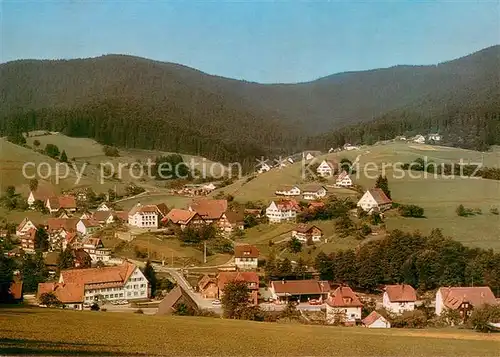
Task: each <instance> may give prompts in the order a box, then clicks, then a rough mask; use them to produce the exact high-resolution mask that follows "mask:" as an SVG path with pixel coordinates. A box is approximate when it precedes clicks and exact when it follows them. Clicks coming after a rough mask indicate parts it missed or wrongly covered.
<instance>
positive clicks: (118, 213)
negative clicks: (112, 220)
mask: <svg viewBox="0 0 500 357" xmlns="http://www.w3.org/2000/svg"><path fill="white" fill-rule="evenodd" d="M115 215H116V217H117V218H118V219H121V220H122V221H127V220H128V212H127V211H116V212H115Z"/></svg>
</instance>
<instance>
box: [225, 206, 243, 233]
mask: <svg viewBox="0 0 500 357" xmlns="http://www.w3.org/2000/svg"><path fill="white" fill-rule="evenodd" d="M224 217H225V219H226V222H225V226H224V231H225V232H227V233H232V232H234V231H238V230H239V231H242V230H243V229H244V228H245V215H244V213H243V212H235V211H227V212H226V213H224Z"/></svg>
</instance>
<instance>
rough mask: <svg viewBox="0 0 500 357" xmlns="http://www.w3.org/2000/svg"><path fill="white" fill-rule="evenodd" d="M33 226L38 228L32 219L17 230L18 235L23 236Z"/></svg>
mask: <svg viewBox="0 0 500 357" xmlns="http://www.w3.org/2000/svg"><path fill="white" fill-rule="evenodd" d="M31 228H34V229H36V227H35V225H34V224H33V223H32V222H31V221H28V222H26V224H25V225H24V226H23V227H22V228H21V230H20V231H17V230H16V235H17V236H22V235H23V234H25V233H26V232H27V231H29V230H30V229H31Z"/></svg>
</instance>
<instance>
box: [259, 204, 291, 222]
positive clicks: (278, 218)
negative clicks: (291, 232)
mask: <svg viewBox="0 0 500 357" xmlns="http://www.w3.org/2000/svg"><path fill="white" fill-rule="evenodd" d="M266 217H267V218H269V222H270V223H281V222H282V221H294V220H295V219H296V218H297V212H295V211H293V210H288V211H281V210H279V209H274V207H272V206H269V207H268V208H267V209H266Z"/></svg>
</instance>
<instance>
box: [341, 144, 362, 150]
mask: <svg viewBox="0 0 500 357" xmlns="http://www.w3.org/2000/svg"><path fill="white" fill-rule="evenodd" d="M344 150H347V151H351V150H359V147H357V146H355V145H351V144H344Z"/></svg>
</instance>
